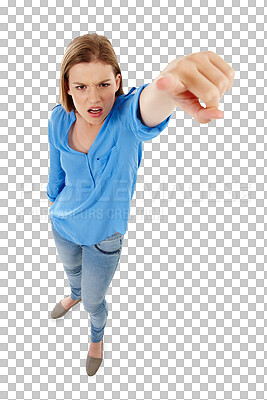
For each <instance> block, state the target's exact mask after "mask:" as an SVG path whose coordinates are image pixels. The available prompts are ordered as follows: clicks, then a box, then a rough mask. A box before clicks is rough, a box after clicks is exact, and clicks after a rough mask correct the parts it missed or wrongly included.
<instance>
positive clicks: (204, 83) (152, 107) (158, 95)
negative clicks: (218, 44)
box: [139, 51, 235, 127]
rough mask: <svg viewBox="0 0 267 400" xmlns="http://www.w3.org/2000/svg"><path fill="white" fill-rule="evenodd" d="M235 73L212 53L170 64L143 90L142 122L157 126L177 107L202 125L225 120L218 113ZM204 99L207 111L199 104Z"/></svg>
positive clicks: (197, 54) (203, 53)
mask: <svg viewBox="0 0 267 400" xmlns="http://www.w3.org/2000/svg"><path fill="white" fill-rule="evenodd" d="M234 75H235V70H234V69H233V68H232V67H231V66H230V65H229V64H227V62H226V61H224V60H223V59H222V58H221V57H220V56H218V55H217V54H216V53H214V52H212V51H205V52H200V53H193V54H189V55H188V56H185V57H181V58H178V59H175V60H173V61H171V62H170V63H169V64H168V65H167V67H166V68H164V70H163V71H162V72H161V73H160V74H159V76H158V77H157V78H156V79H155V80H154V81H153V82H152V83H151V84H150V85H148V86H146V87H145V88H144V90H143V91H142V93H141V95H140V99H139V109H140V115H141V119H142V123H143V124H144V125H147V126H149V127H154V126H157V125H158V124H160V123H161V122H162V121H164V120H165V119H166V118H167V117H168V116H169V115H170V114H171V113H172V112H173V111H174V110H175V108H176V107H177V106H178V107H180V108H181V109H182V110H184V111H185V112H186V113H187V114H189V115H191V116H192V117H193V118H194V119H195V120H197V121H198V122H200V123H201V124H207V123H208V122H210V121H211V120H213V119H218V118H222V117H223V112H222V111H220V110H218V107H219V101H220V99H221V98H222V96H223V94H224V93H225V92H227V91H229V90H231V88H232V86H233V81H234ZM199 99H201V100H202V101H203V102H204V103H205V104H206V108H204V107H202V106H201V105H200V103H199Z"/></svg>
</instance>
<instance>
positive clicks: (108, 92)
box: [67, 61, 121, 129]
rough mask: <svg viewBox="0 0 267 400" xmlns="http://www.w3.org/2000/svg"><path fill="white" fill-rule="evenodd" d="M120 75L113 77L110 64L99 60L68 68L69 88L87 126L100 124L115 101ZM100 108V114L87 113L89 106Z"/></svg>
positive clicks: (69, 92) (91, 126)
mask: <svg viewBox="0 0 267 400" xmlns="http://www.w3.org/2000/svg"><path fill="white" fill-rule="evenodd" d="M120 78H121V75H120V74H117V76H116V79H115V77H114V74H113V71H112V67H111V65H107V64H103V63H101V62H99V61H93V62H90V63H87V62H83V63H80V64H76V65H74V66H73V67H71V69H70V70H69V90H68V91H67V93H68V94H69V95H71V96H72V100H73V104H74V106H75V108H76V110H77V112H78V114H79V115H80V116H81V117H82V118H83V119H84V121H83V122H87V123H88V128H89V129H90V128H94V127H97V126H99V125H101V124H102V123H103V122H104V120H105V119H106V117H107V115H108V114H109V112H110V111H111V109H112V107H113V104H114V102H115V99H116V97H115V93H116V91H117V90H118V89H119V87H120ZM92 107H94V108H98V107H99V108H102V113H101V115H100V116H97V115H96V116H94V115H93V114H91V113H89V109H90V108H92Z"/></svg>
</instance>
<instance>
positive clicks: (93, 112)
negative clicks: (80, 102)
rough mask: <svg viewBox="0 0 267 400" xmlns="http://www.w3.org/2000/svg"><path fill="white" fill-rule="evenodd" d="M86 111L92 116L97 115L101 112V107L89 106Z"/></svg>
mask: <svg viewBox="0 0 267 400" xmlns="http://www.w3.org/2000/svg"><path fill="white" fill-rule="evenodd" d="M87 111H88V113H89V114H90V115H91V116H92V117H99V116H100V115H101V114H102V112H103V108H89V110H87Z"/></svg>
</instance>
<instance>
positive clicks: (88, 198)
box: [47, 34, 171, 376]
mask: <svg viewBox="0 0 267 400" xmlns="http://www.w3.org/2000/svg"><path fill="white" fill-rule="evenodd" d="M146 86H147V84H146V85H143V86H141V87H140V88H138V90H137V92H136V93H135V94H132V92H133V91H134V90H135V89H136V88H132V89H131V90H130V92H129V93H128V94H127V95H125V94H124V92H123V89H122V77H121V70H120V67H119V65H118V63H117V59H116V55H115V52H114V50H113V48H112V46H111V44H110V42H109V41H108V39H107V38H106V37H104V36H99V35H97V34H87V35H84V36H81V37H78V38H75V39H74V40H73V41H72V42H71V43H70V45H69V46H68V48H67V50H66V52H65V54H64V57H63V60H62V64H61V73H60V104H58V105H57V106H56V107H54V108H53V110H52V113H51V117H50V120H49V123H48V137H49V146H50V170H49V180H48V185H47V196H48V198H49V199H50V201H51V202H52V205H51V207H50V210H49V215H50V220H51V225H52V232H53V236H54V240H55V244H56V247H57V251H58V254H59V257H60V259H61V261H62V263H63V267H64V270H65V272H66V274H67V277H68V280H69V284H70V288H71V293H70V296H68V297H66V298H64V299H63V300H61V301H60V302H59V303H58V304H57V305H56V306H55V308H54V309H53V311H52V313H51V316H52V318H59V317H62V316H63V315H65V314H66V313H67V311H68V310H69V309H70V308H71V307H73V305H75V304H77V303H78V302H80V301H81V300H82V302H83V306H84V309H85V310H86V311H87V312H88V313H89V315H90V322H91V343H90V348H89V352H88V356H87V362H86V371H87V374H88V375H89V376H92V375H94V374H95V373H96V371H97V370H98V368H99V366H100V364H101V361H102V357H103V353H102V349H103V335H104V328H105V325H106V321H107V316H108V305H107V302H106V300H105V295H106V292H107V290H108V288H109V285H110V282H111V280H112V278H113V275H114V273H115V271H116V269H117V266H118V263H119V260H120V255H121V251H122V245H123V239H124V234H125V232H126V230H127V223H128V217H129V213H130V202H131V199H132V197H133V193H134V189H135V184H136V178H137V170H138V168H139V165H140V162H141V157H142V142H143V141H144V140H150V139H152V138H154V137H155V136H157V135H158V134H159V133H160V132H162V131H163V129H165V128H166V126H167V125H168V122H169V120H170V118H171V115H169V117H168V118H167V119H166V120H165V121H163V122H162V123H161V124H159V125H158V126H156V127H155V128H151V127H147V126H145V125H143V124H142V122H141V120H140V114H139V107H138V100H139V96H140V93H141V91H142V90H143V88H145V87H146Z"/></svg>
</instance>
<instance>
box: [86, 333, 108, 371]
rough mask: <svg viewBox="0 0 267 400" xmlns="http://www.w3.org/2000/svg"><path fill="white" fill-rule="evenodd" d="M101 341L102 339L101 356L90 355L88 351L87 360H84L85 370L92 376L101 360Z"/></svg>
mask: <svg viewBox="0 0 267 400" xmlns="http://www.w3.org/2000/svg"><path fill="white" fill-rule="evenodd" d="M103 343H104V340H103V341H102V344H101V347H102V357H101V358H96V357H91V356H89V351H88V354H87V360H86V372H87V375H89V376H93V375H95V373H96V372H97V371H98V369H99V367H100V365H101V363H102V360H103Z"/></svg>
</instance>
